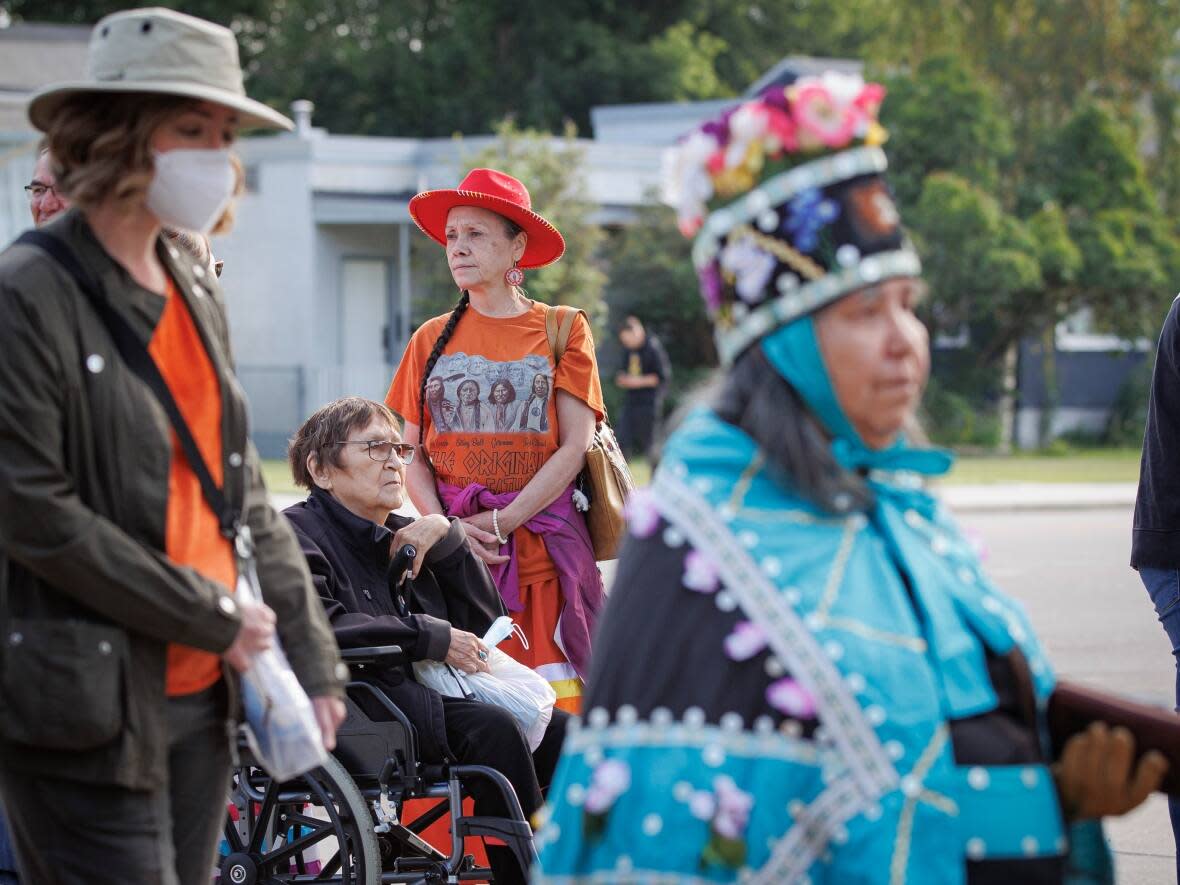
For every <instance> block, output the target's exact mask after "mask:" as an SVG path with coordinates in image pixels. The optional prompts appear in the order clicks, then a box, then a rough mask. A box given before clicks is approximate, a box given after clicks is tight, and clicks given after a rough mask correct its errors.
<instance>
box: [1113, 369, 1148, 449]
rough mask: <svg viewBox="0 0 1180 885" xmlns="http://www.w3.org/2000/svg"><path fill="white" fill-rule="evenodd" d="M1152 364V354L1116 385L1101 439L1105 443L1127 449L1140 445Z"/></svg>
mask: <svg viewBox="0 0 1180 885" xmlns="http://www.w3.org/2000/svg"><path fill="white" fill-rule="evenodd" d="M1154 365H1155V356H1154V354H1153V355H1152V357H1151V358H1150V359H1146V360H1144V361H1143V363H1142V364H1141V365H1139V366H1136V367H1135V370H1134V371H1132V372H1131V373H1130V374H1129V375H1127V377H1126V379H1125V380H1124V381H1123V383H1122V386H1121V387H1119V392H1118V394H1117V395H1116V396H1115V399H1114V403H1113V404H1112V405H1111V407H1110V418H1109V420H1108V421H1107V424H1106V433H1105V434H1104V435H1103V440H1102V441H1103V442H1104V443H1106V444H1107V445H1110V446H1125V447H1130V448H1141V447H1142V446H1143V428H1144V425H1146V423H1147V399H1148V396H1149V395H1150V393H1151V372H1152V369H1153V367H1154Z"/></svg>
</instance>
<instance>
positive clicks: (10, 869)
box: [0, 805, 19, 885]
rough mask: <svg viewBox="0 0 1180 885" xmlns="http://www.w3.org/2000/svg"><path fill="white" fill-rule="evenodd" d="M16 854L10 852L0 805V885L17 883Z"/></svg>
mask: <svg viewBox="0 0 1180 885" xmlns="http://www.w3.org/2000/svg"><path fill="white" fill-rule="evenodd" d="M18 881H19V880H18V879H17V877H16V855H15V854H13V852H12V837H10V836H9V835H8V824H7V823H5V821H4V806H3V805H0V885H17V882H18Z"/></svg>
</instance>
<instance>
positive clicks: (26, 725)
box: [0, 9, 346, 885]
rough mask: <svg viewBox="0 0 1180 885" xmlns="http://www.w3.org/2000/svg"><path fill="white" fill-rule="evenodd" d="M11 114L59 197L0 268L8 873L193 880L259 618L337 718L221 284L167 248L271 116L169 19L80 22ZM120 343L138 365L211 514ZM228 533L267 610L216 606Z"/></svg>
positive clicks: (224, 588) (338, 706)
mask: <svg viewBox="0 0 1180 885" xmlns="http://www.w3.org/2000/svg"><path fill="white" fill-rule="evenodd" d="M29 118H30V120H31V121H32V122H33V124H34V125H35V126H37V127H38V128H39V129H41V130H43V131H44V132H45V138H46V143H47V145H48V148H49V151H50V154H51V155H52V157H53V160H54V163H55V169H54V173H55V175H56V177H57V185H56V186H57V189H58V190H59V191H61V193H62V194H63V196H65V197H67V198H69V199H70V200H71V202H72V204H73V207H74V208H73V209H71V210H70V211H68V212H66V213H65V214H63V215H62V216H60V217H58V218H57V219H56V220H54V221H52V222H51V223H49V224H48V225H47V226H46V227H45V228H44V229H43V231H44V232H47V233H48V234H49V235H50V237H51V240H50V241H49V242H44V241H36V242H34V241H29V242H25V241H18V243H17V244H15V245H13V246H12V247H10V248H9V249H7V250H6V251H5V252H4V253H3V254H2V255H0V463H2V464H3V465H4V468H3V470H0V501H3V505H2V508H3V509H2V510H0V572H2V573H3V575H4V578H3V579H2V581H3V590H0V629H2V632H3V635H4V636H5V643H4V648H3V651H0V798H2V799H3V802H4V805H5V806H6V808H7V810H8V812H9V821H10V824H11V827H12V830H13V833H14V837H15V846H16V852H17V857H18V862H19V864H20V868H21V877H22V880H23V881H28V882H38V883H42V882H44V883H88V885H93V883H97V882H112V883H113V882H168V883H175V882H181V883H192V885H196V883H203V882H208V880H209V875H210V870H211V868H212V863H213V858H214V851H215V848H216V843H217V839H218V834H219V832H220V830H221V826H222V823H223V820H224V815H225V799H226V793H227V790H228V786H229V774H230V759H231V749H232V748H231V741H232V739H233V734H234V731H233V729H231V728H229V727H228V726H229V724H230V721H231V719H232V718H233V715H234V709H233V708H234V707H235V706H236V705H235V704H234V703H233V698H234V697H235V696H236V689H235V682H236V675H235V674H236V671H241V670H243V669H245V668H246V667H247V666H248V665H249V662H250V659H251V657H252V656H253V655H254V654H256V653H257V652H259V651H261V650H263V649H266V648H268V647H269V646H270V645H272V643H273V642H274V636H275V633H276V626H277V633H278V635H279V636H280V637H281V639H282V641H283V644H284V645H285V647H286V650H287V653H288V656H289V658H290V662H291V665H292V667H293V669H294V671H295V673H296V675H297V677H298V678H299V680H300V682H301V683H302V684H303V686H304V688H305V689H306V690H307V693H308V694H309V695H310V696H311V697H312V701H313V706H314V709H315V712H316V718H317V720H318V722H319V725H320V728H321V730H322V732H323V736H324V741H325V744H326V745H328V746H331V744H332V743H333V741H334V734H335V728H336V725H337V724H338V723H339V721H340V720H341V719H342V717H343V712H344V711H343V704H342V701H341V700H340V695H341V693H342V679H343V677H344V676H345V675H346V672H345V671H343V670H342V669H341V665H340V662H339V657H338V654H337V651H336V648H335V643H334V641H333V638H332V633H331V631H330V629H329V628H328V625H327V622H326V618H325V616H324V613H323V611H322V608H321V606H320V604H319V601H318V599H317V598H316V595H315V592H314V589H313V587H312V584H311V580H310V577H309V575H308V572H307V568H306V564H305V562H304V559H303V557H302V556H301V554H300V552H299V547H298V544H297V543H296V542H295V539H294V536H293V535H292V533H291V530H290V528H289V527H288V526H287V525H286V523H285V522H284V521H283V520H282V518H281V517H279V516H277V515H276V514H275V513H274V511H273V510H272V509H271V508H270V506H269V505H268V504H267V500H266V490H265V489H264V488H263V486H262V483H261V479H260V471H259V467H258V457H257V453H256V452H255V451H254V449H253V447H252V446H251V445H250V443H249V440H248V437H247V427H246V405H245V402H244V401H243V398H242V395H241V388H240V386H239V385H238V383H237V381H236V380H235V378H234V376H233V370H232V366H231V356H230V348H229V340H228V334H227V326H228V324H227V320H226V315H225V307H224V302H223V299H222V295H221V291H220V289H219V286H218V282H217V280H216V276H215V274H214V273H213V272H212V270H211V269H210V268H209V266H208V265H207V263H206V262H203V261H194V260H193V258H192V257H191V256H188V255H187V254H186V253H184V252H182V251H180V250H178V249H176V248H175V247H174V246H172V245H171V244H170V243H169V242H168V241H167V240H166V239H165V238H163V237H162V236H161V228H162V226H165V225H166V226H167V227H169V228H172V229H177V230H185V231H192V232H194V233H196V234H204V233H207V232H210V231H212V230H218V229H221V228H223V227H224V226H225V225H226V223H227V221H228V214H227V213H228V210H229V207H230V204H231V203H232V200H233V196H234V192H235V189H236V182H237V175H236V172H235V167H234V160H233V157H232V155H231V153H230V150H229V147H230V145H231V144H232V142H233V139H234V136H235V134H236V133H237V131H238V129H239V128H242V127H247V126H250V127H258V126H263V127H268V128H290V123H289V121H287V120H286V119H285V118H284V117H282V115H280V114H277V113H275V112H274V111H272V110H271V109H270V108H268V107H266V106H265V105H262V104H260V103H259V102H256V101H252V100H251V99H249V98H248V97H247V96H246V95H245V92H244V90H243V87H242V72H241V68H240V66H239V64H238V54H237V44H236V42H235V40H234V37H233V34H232V33H231V32H230V31H229V30H228V29H226V28H222V27H220V26H217V25H214V24H211V23H209V22H206V21H202V20H200V19H196V18H192V17H190V16H187V15H182V14H180V13H176V12H172V11H169V10H164V9H143V10H131V11H127V12H120V13H116V14H114V15H111V16H108V17H106V18H104V19H103V20H102V21H100V22H99V23H98V25H97V26H96V27H95V29H94V31H93V33H92V35H91V41H90V47H89V53H88V57H87V75H86V78H85V79H84V80H81V81H78V82H72V83H65V84H60V85H58V86H54V87H51V88H49V89H46V90H44V91H42V92H40V93H38V94H37V95H36V96H34V98H33V100H32V102H31V104H30V106H29ZM55 250H56V252H60V254H56V252H55ZM71 262H74V263H76V265H77V268H76V270H77V272H78V276H75V274H74V272H72V271H71V270H70V269H69V267H68V265H69V264H70V263H71ZM79 279H81V280H83V281H84V282H81V283H80V282H79ZM100 305H105V306H103V307H102V309H101V310H100V309H99V306H100ZM115 334H118V335H119V336H120V340H121V341H122V342H124V344H125V345H126V348H127V349H126V350H123V349H121V348H119V347H117V346H116V344H115V337H114V335H115ZM123 353H127V354H128V355H129V357H128V358H129V359H134V358H135V357H134V356H132V355H133V354H135V353H139V354H144V353H146V354H147V356H148V357H150V360H151V361H152V362H154V363H155V365H156V367H157V369H158V371H159V375H160V376H161V377H162V378H163V381H164V385H165V386H166V388H167V391H168V393H169V394H170V395H171V397H172V399H173V400H174V401H175V403H176V405H177V407H178V409H179V412H180V414H181V416H182V418H183V421H184V423H185V424H186V425H187V426H188V428H189V431H190V432H191V435H192V437H193V439H194V440H195V444H196V448H197V451H198V452H199V455H200V460H201V461H204V462H205V463H206V464H207V466H208V474H209V475H210V477H211V480H212V484H213V485H214V486H216V487H217V488H218V489H219V490H220V493H221V496H222V498H223V499H224V505H225V506H220V505H219V510H218V511H215V510H214V507H213V506H212V505H211V504H210V503H209V498H214V499H215V498H216V495H215V494H211V495H210V496H209V498H207V497H206V495H205V493H204V492H203V489H202V483H201V480H200V479H199V478H198V472H197V467H195V466H194V464H193V463H190V461H189V459H188V457H186V455H185V454H184V452H183V451H182V449H181V447H180V444H179V443H178V442H177V436H176V434H175V433H174V432H173V429H172V424H171V423H170V420H169V418H168V416H167V413H166V412H165V410H164V408H163V407H162V406H161V404H160V400H159V399H157V397H156V395H154V394H153V392H152V390H151V389H150V388H149V387H148V386H147V385H146V384H145V383H144V382H142V381H141V380H140V377H137V375H138V373H137V372H133V370H132V369H131V367H130V366H129V365H128V363H127V362H125V361H124V358H123V357H122V355H121V354H123ZM193 460H194V461H196V460H197V458H196V457H195V456H194V458H193ZM242 526H246V527H248V528H249V530H250V532H251V533H252V536H253V541H254V546H255V549H256V553H255V558H256V562H257V567H258V573H259V578H260V580H261V584H262V588H263V595H264V598H265V604H262V603H248V602H245V601H239V600H237V599H235V594H234V587H235V585H236V583H237V580H238V575H237V564H236V561H235V554H234V549H233V546H232V541H231V540H230V535H231V534H233V533H234V532H235V531H236V532H237V533H238V535H239V537H240V536H241V532H242V528H241V527H242ZM276 622H277V624H276Z"/></svg>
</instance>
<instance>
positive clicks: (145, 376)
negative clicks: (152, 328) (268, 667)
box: [16, 230, 238, 538]
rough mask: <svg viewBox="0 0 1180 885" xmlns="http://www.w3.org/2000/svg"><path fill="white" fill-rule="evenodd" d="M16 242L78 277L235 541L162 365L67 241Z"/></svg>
mask: <svg viewBox="0 0 1180 885" xmlns="http://www.w3.org/2000/svg"><path fill="white" fill-rule="evenodd" d="M16 242H17V243H21V244H24V245H29V246H36V247H37V248H38V249H40V250H41V251H43V252H45V253H46V254H47V255H49V257H50V258H52V259H53V260H54V261H56V262H57V263H58V264H60V265H61V267H62V269H63V270H65V271H66V273H68V274H69V275H70V276H71V277H73V278H74V282H76V283H77V284H78V288H79V289H81V290H82V294H84V295H85V296H86V297H87V298H88V299H89V300H90V303H91V304H92V305H93V306H94V309H95V310H96V311H97V312H98V315H99V317H101V318H102V321H103V324H104V325H105V326H106V327H107V331H108V332H110V335H111V338H112V339H113V340H114V342H115V347H116V349H117V350H118V351H119V356H121V357H122V358H123V361H124V362H125V363H126V364H127V367H128V368H130V369H131V371H133V372H134V373H135V374H136V375H138V376H139V378H140V380H142V381H143V382H144V383H145V384H146V385H147V386H148V387H149V388H150V389H151V391H152V393H153V394H155V396H156V399H157V400H159V401H160V405H161V406H163V408H164V411H165V412H166V413H167V414H168V420H169V421H170V422H171V423H172V429H173V430H175V431H176V436H177V438H178V439H179V440H180V447H181V449H183V451H184V457H185V458H186V459H187V460H188V463H189V466H190V467H191V468H192V470H193V473H195V474H196V475H197V480H198V481H199V482H200V484H201V492H202V493H203V494H204V497H205V501H206V503H208V505H209V507H210V508H212V510H213V512H214V513H215V514H216V515H217V520H218V522H219V523H220V525H221V533H222V534H223V535H225V537H227V538H233V537H234V536H235V535H236V534H237V527H238V514H237V513H236V512H234V509H233V507H232V506H231V505H230V503H229V501H227V500H226V497H225V494H224V493H223V492H222V490H221V489H220V488H218V486H217V483H215V482H214V481H213V475H212V474H211V473H210V472H209V467H208V465H207V464H206V463H205V459H204V458H203V457H202V456H201V450H200V449H199V448H197V441H196V440H195V439H193V434H192V431H190V430H189V428H188V424H187V423H185V420H184V416H183V415H181V413H180V407H179V406H178V405H177V404H176V399H175V397H173V396H172V391H171V390H169V389H168V384H167V382H165V381H164V376H163V375H161V374H160V368H159V366H157V365H156V362H155V360H153V359H152V356H151V354H150V353H149V352H148V349H147V347H145V346H144V344H143V342H142V341H141V340H140V339H139V336H138V335H136V334H135V330H134V329H132V328H131V325H130V324H129V323H128V322H127V320H125V319H124V318H123V317H122V315H120V314H119V313H118V311H116V310H115V309H114V308H113V307H112V306H111V303H110V302H109V301H108V300H107V299H106V297H105V296H104V295H103V294H102V293H101V290H100V289H99V288H98V287H97V286H96V285H95V284H94V283H93V282H92V281H91V280H90V278H89V276H88V275H87V274H86V272H85V271H84V270H83V268H82V264H81V262H80V261H79V260H78V256H77V255H76V254H74V251H73V250H72V249H71V248H70V247H69V245H68V244H67V243H66V242H65V241H64V240H61V239H59V238H58V237H55V236H53V235H52V234H50V233H48V232H46V231H43V230H29V231H25V232H24V233H23V234H21V236H20V238H19V239H18V240H17V241H16Z"/></svg>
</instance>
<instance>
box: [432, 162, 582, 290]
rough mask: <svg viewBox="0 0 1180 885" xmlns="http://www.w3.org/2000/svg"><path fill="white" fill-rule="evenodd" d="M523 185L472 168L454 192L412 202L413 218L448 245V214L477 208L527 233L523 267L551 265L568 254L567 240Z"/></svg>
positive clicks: (442, 243) (450, 191) (436, 240)
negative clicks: (537, 208)
mask: <svg viewBox="0 0 1180 885" xmlns="http://www.w3.org/2000/svg"><path fill="white" fill-rule="evenodd" d="M532 205H533V201H532V200H531V199H530V198H529V191H528V188H526V187H525V186H524V185H523V184H521V183H520V182H519V181H517V180H516V179H515V178H513V177H512V176H511V175H508V174H506V173H504V172H497V171H496V170H495V169H472V170H471V171H470V172H468V173H467V177H466V178H464V179H463V181H461V182H460V183H459V187H457V188H455V189H454V190H438V191H423V192H422V193H420V194H418V195H417V196H416V197H414V198H413V199H412V200H410V217H411V218H413V219H414V223H415V224H416V225H418V227H420V228H421V229H422V233H424V234H426V236H428V237H430V239H432V240H434V241H435V242H436V243H439V244H441V245H443V246H445V245H446V244H447V237H446V228H447V213H448V212H450V211H451V210H452V209H453V208H455V207H456V206H478V207H480V208H481V209H489V210H491V211H492V212H495V213H496V214H498V215H503V216H504V217H505V218H508V219H511V220H512V221H514V222H516V223H517V224H518V225H520V226H521V228H522V229H523V230H524V232H525V233H526V234H528V243H527V245H525V247H524V255H522V256H521V258H520V261H519V262H517V263H518V264H519V265H520V266H521V267H523V268H530V267H544V266H545V265H547V264H552V263H553V262H555V261H556V260H557V259H558V258H560V257H561V256H562V254H563V253H564V252H565V239H564V238H563V237H562V236H561V234H560V233H559V232H558V230H557V228H555V227H554V226H553V225H552V224H550V223H549V222H548V221H546V220H545V219H544V218H542V217H541V216H540V215H538V214H537V213H536V212H534V211H533V210H532Z"/></svg>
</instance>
